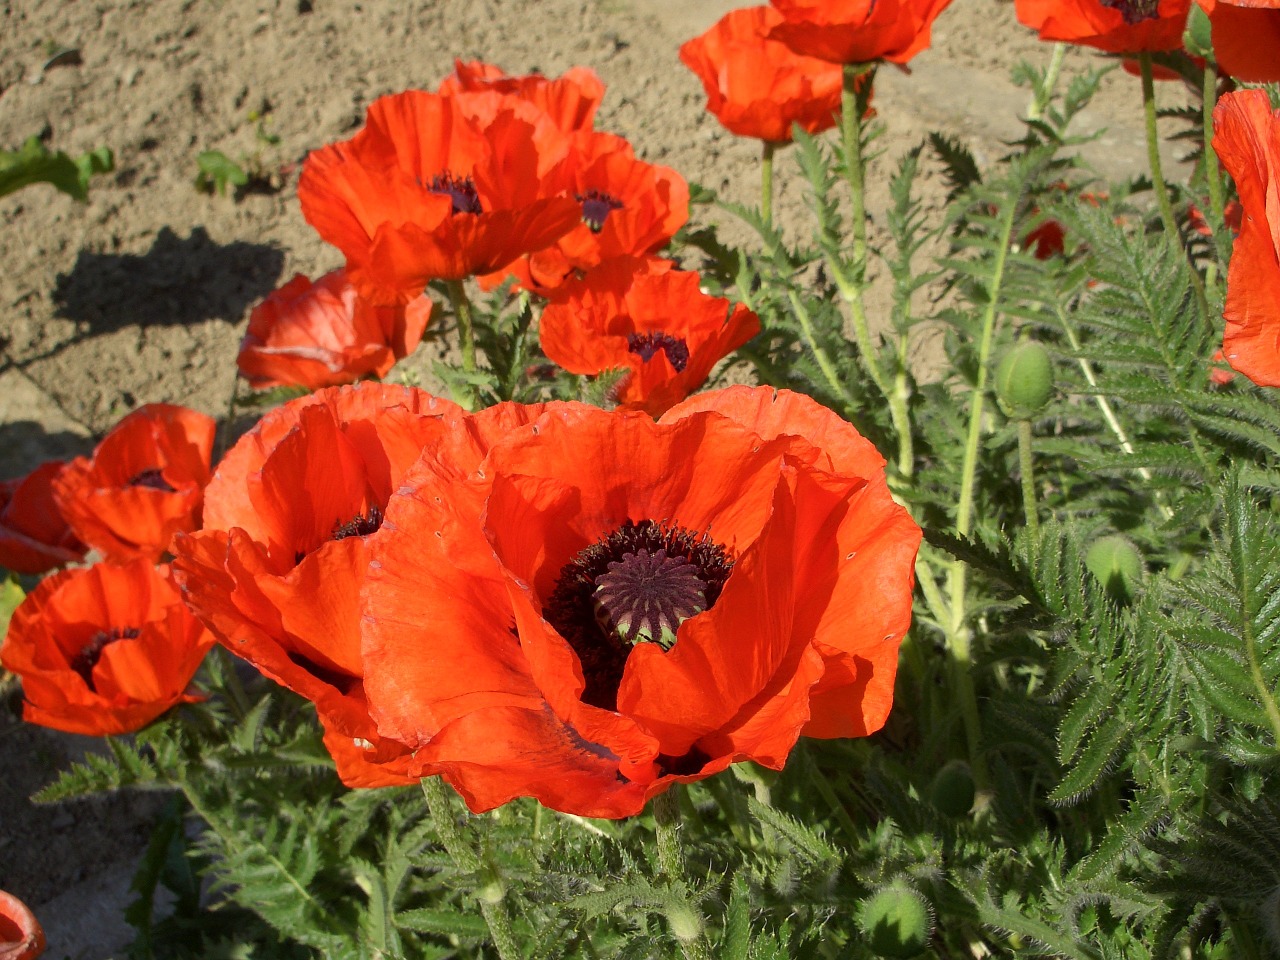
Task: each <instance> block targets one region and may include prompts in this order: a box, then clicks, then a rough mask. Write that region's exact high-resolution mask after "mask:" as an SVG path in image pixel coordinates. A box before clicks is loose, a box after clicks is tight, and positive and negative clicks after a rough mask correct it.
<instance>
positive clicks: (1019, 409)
mask: <svg viewBox="0 0 1280 960" xmlns="http://www.w3.org/2000/svg"><path fill="white" fill-rule="evenodd" d="M1051 396H1053V361H1052V360H1050V359H1049V351H1047V350H1045V348H1044V347H1042V346H1040V344H1038V343H1036V342H1035V341H1034V340H1023V341H1022V342H1021V343H1019V344H1017V345H1016V346H1015V347H1014V348H1013V349H1012V350H1010V351H1009V352H1008V353H1006V354H1005V355H1004V357H1003V358H1002V359H1001V360H1000V365H999V366H998V367H996V399H997V400H999V401H1000V409H1001V410H1003V411H1004V412H1005V413H1006V414H1008V415H1009V416H1010V417H1012V418H1013V419H1015V420H1026V419H1029V418H1030V417H1034V416H1035V415H1036V414H1037V413H1039V412H1040V411H1041V410H1043V409H1044V407H1045V404H1047V403H1048V402H1049V398H1050V397H1051Z"/></svg>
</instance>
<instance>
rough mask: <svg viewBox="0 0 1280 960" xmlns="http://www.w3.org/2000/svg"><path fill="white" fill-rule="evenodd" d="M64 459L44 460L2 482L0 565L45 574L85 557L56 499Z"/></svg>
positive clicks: (0, 492)
mask: <svg viewBox="0 0 1280 960" xmlns="http://www.w3.org/2000/svg"><path fill="white" fill-rule="evenodd" d="M65 466H66V464H64V463H63V462H62V461H61V460H50V461H49V462H48V463H42V464H40V466H38V467H36V468H35V469H34V470H32V471H31V472H30V473H29V474H27V475H26V476H25V477H16V478H15V479H13V480H4V481H0V567H6V568H7V569H9V570H16V571H17V572H18V573H44V572H45V571H46V570H52V569H53V568H54V567H60V566H62V565H63V564H65V563H74V562H75V561H77V560H82V559H84V554H85V550H86V547H85V545H84V544H83V543H81V542H80V541H79V539H78V538H77V537H76V535H75V534H74V533H72V532H71V528H70V527H68V526H67V521H66V520H64V519H63V518H62V512H61V511H60V510H59V509H58V505H57V504H56V503H55V502H54V500H53V480H54V478H55V477H57V476H58V475H59V474H60V473H62V469H63V467H65Z"/></svg>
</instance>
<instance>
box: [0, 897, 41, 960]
mask: <svg viewBox="0 0 1280 960" xmlns="http://www.w3.org/2000/svg"><path fill="white" fill-rule="evenodd" d="M44 948H45V937H44V928H43V927H41V926H40V921H39V920H37V919H36V915H35V914H34V913H32V912H31V908H30V907H28V906H27V905H26V904H25V903H23V902H22V901H21V900H19V899H18V898H17V897H15V896H14V895H13V894H11V893H5V892H4V891H3V890H0V960H35V958H36V957H38V956H40V954H42V953H44Z"/></svg>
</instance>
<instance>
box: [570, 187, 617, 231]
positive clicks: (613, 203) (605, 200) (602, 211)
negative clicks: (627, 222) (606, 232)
mask: <svg viewBox="0 0 1280 960" xmlns="http://www.w3.org/2000/svg"><path fill="white" fill-rule="evenodd" d="M574 199H575V200H577V201H578V202H579V203H580V204H582V222H583V223H585V224H586V225H587V226H588V227H590V228H591V232H592V233H599V232H600V231H601V230H603V229H604V225H605V223H606V222H608V220H609V214H611V213H613V211H615V210H621V209H622V201H621V200H619V199H617V198H616V197H613V196H610V195H609V194H607V193H602V192H600V191H599V190H588V191H587V192H586V193H576V194H574Z"/></svg>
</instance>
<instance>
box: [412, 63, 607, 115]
mask: <svg viewBox="0 0 1280 960" xmlns="http://www.w3.org/2000/svg"><path fill="white" fill-rule="evenodd" d="M484 91H494V92H497V93H500V94H503V95H505V96H509V97H515V98H517V99H520V100H525V101H528V102H529V103H531V104H533V105H534V106H535V107H537V108H538V109H539V110H541V111H542V112H543V113H545V114H546V115H547V116H548V117H550V118H551V120H552V121H553V122H554V123H555V125H556V126H557V127H558V128H559V129H560V130H561V131H563V132H564V133H573V132H575V131H578V130H590V129H591V125H592V122H593V121H594V120H595V115H596V109H597V108H598V107H599V106H600V101H601V100H603V99H604V82H603V81H602V80H601V79H600V78H599V77H598V76H597V75H596V73H595V71H594V70H591V69H590V68H588V67H573V68H572V69H570V70H566V71H565V72H564V73H563V74H562V75H561V76H559V77H556V78H555V79H554V80H552V79H548V78H547V77H544V76H543V75H542V74H540V73H529V74H524V75H521V76H515V77H512V76H508V75H507V74H506V73H504V72H503V70H502V68H501V67H497V66H494V65H493V64H490V63H483V62H481V61H479V60H474V61H471V62H463V61H462V60H455V61H454V71H453V73H452V75H450V76H448V77H446V78H445V79H444V80H443V81H441V83H440V86H439V88H438V91H437V92H439V93H440V94H442V95H445V96H452V95H454V94H458V93H481V92H484Z"/></svg>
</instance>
